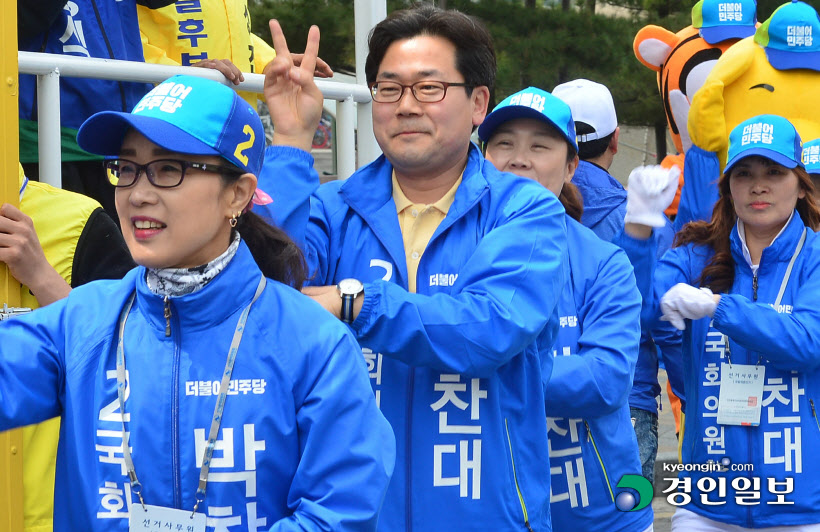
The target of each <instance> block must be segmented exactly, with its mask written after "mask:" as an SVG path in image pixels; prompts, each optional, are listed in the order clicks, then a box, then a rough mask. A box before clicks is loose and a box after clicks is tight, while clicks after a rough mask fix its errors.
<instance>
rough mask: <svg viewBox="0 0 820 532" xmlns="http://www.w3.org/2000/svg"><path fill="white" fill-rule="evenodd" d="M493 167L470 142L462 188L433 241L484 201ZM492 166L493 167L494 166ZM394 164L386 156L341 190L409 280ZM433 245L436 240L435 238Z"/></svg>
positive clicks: (345, 198)
mask: <svg viewBox="0 0 820 532" xmlns="http://www.w3.org/2000/svg"><path fill="white" fill-rule="evenodd" d="M485 164H489V163H487V162H486V160H485V159H484V156H483V155H481V151H480V150H479V149H478V146H476V145H475V144H474V143H472V142H471V143H470V148H469V151H468V153H467V165H466V167H465V168H464V173H463V174H462V180H461V185H459V187H458V190H456V194H455V198H454V199H453V204H452V205H451V206H450V210H449V211H448V212H447V216H446V217H445V218H444V221H442V222H441V224H439V227H438V228H437V229H436V231H435V233H434V234H433V238H435V237H436V235H438V234H440V233H441V232H442V231H444V230H446V229H447V228H448V227H450V226H451V225H452V224H453V223H454V222H455V221H456V220H458V219H459V218H461V216H463V215H464V214H465V213H467V212H469V210H470V209H472V207H473V206H474V205H475V204H476V203H477V202H478V201H479V200H480V199H481V197H482V196H483V194H484V192H485V191H486V190H487V189H489V184H488V182H487V179H486V177H485V176H484V171H485V170H484V165H485ZM490 167H492V165H490ZM493 171H495V169H494V168H493ZM392 176H393V165H392V164H390V161H388V160H387V158H386V157H385V156H384V155H381V156H379V158H378V159H376V160H375V161H373V162H372V163H370V164H368V165H367V166H365V167H363V168H361V169H359V170H358V171H357V172H356V173H354V174H353V175H352V176H350V177H349V178H348V179H347V181H345V183H344V184H343V185H342V186H341V187H340V188H339V194H341V196H342V198H343V199H344V202H345V203H346V204H347V205H349V206H350V208H351V209H353V210H354V211H355V212H356V213H357V214H358V215H359V216H361V217H362V218H363V219H364V220H365V222H366V223H367V225H368V227H370V229H371V230H372V231H373V232H374V233H375V235H376V237H377V238H378V239H379V241H380V242H381V243H382V245H383V246H384V247H385V249H387V250H388V253H390V256H391V258H392V259H393V262H394V264H396V265H397V266H398V267H399V270H400V273H401V274H402V277H403V278H404V279H406V278H407V259H406V257H405V254H404V245H403V239H402V235H401V228H400V227H399V221H398V213H397V211H396V204H395V202H394V201H393V182H392ZM431 242H432V238H431Z"/></svg>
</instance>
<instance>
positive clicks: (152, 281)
mask: <svg viewBox="0 0 820 532" xmlns="http://www.w3.org/2000/svg"><path fill="white" fill-rule="evenodd" d="M237 249H239V233H238V232H236V231H234V237H233V241H232V242H231V245H229V246H228V249H226V250H225V252H224V253H223V254H222V255H220V256H218V257H217V258H215V259H214V260H212V261H211V262H209V263H208V264H203V265H202V266H196V267H194V268H159V269H157V268H148V275H147V276H146V278H145V281H146V283H147V284H148V289H149V290H151V292H153V293H155V294H156V295H158V296H163V297H164V296H169V297H180V296H184V295H187V294H193V293H194V292H196V291H198V290H202V289H203V288H205V285H206V284H208V283H209V282H211V280H212V279H213V278H214V277H216V276H217V274H219V272H221V271H222V270H224V269H225V266H227V265H228V263H229V262H231V259H232V258H233V256H234V255H236V250H237Z"/></svg>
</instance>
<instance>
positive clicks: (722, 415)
mask: <svg viewBox="0 0 820 532" xmlns="http://www.w3.org/2000/svg"><path fill="white" fill-rule="evenodd" d="M765 375H766V367H765V366H753V365H751V364H732V365H729V364H726V363H725V362H724V363H721V365H720V396H719V398H718V414H717V422H718V423H719V424H720V425H744V426H751V427H756V426H758V425H760V411H761V408H762V407H761V401H762V399H763V381H764V377H765Z"/></svg>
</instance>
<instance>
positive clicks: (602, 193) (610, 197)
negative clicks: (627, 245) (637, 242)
mask: <svg viewBox="0 0 820 532" xmlns="http://www.w3.org/2000/svg"><path fill="white" fill-rule="evenodd" d="M572 184H573V185H575V186H576V187H578V190H579V191H580V192H581V196H582V197H583V199H584V213H583V214H582V215H581V223H582V224H584V225H585V226H587V227H589V228H590V229H592V231H593V232H594V233H595V234H596V235H598V236H599V237H600V238H601V239H603V240H606V241H607V242H609V241H610V240H612V238H613V237H614V236H615V235H616V234H617V233H618V231H620V230H621V228H622V227H623V226H624V214H626V190H624V187H623V185H621V184H620V183H619V182H618V180H616V179H615V178H614V177H612V176H611V175H609V172H607V171H606V170H604V169H603V168H601V167H600V166H598V165H596V164H593V163H590V162H587V161H580V162H579V163H578V168H577V169H576V170H575V174H574V175H573V176H572Z"/></svg>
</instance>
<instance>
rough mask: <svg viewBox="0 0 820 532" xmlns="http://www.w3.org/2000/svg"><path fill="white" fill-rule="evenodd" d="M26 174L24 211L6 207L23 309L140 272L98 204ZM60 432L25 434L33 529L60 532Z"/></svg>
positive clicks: (4, 235)
mask: <svg viewBox="0 0 820 532" xmlns="http://www.w3.org/2000/svg"><path fill="white" fill-rule="evenodd" d="M19 168H20V172H19V176H18V177H19V184H20V208H19V209H18V208H16V207H13V206H11V205H9V204H4V205H3V206H2V207H0V262H3V263H5V264H6V265H7V266H8V267H9V270H10V272H11V274H12V276H13V277H14V278H15V279H17V281H19V282H20V283H21V290H20V300H21V302H22V306H23V307H25V308H31V309H35V308H37V307H41V306H45V305H49V304H51V303H53V302H54V301H57V300H58V299H62V298H63V297H65V296H67V295H68V293H69V292H70V291H71V289H72V288H74V287H77V286H80V285H83V284H85V283H88V282H90V281H94V280H97V279H120V278H122V277H123V276H124V275H125V274H126V273H127V272H128V270H130V269H131V268H133V267H134V261H133V260H131V254H130V253H129V252H128V247H127V246H126V245H125V241H124V240H123V238H122V234H121V233H120V230H119V228H118V227H117V225H116V224H115V223H114V221H113V220H111V218H109V217H108V215H107V214H106V213H105V211H104V210H103V208H102V207H101V206H100V204H99V203H97V202H96V201H94V200H92V199H91V198H88V197H86V196H83V195H81V194H75V193H73V192H69V191H67V190H61V189H57V188H54V187H52V186H49V185H46V184H45V183H38V182H37V181H29V179H28V178H27V177H26V176H25V174H24V173H23V168H22V166H20V167H19ZM59 429H60V420H59V418H54V419H50V420H48V421H44V422H43V423H38V424H36V425H31V426H28V427H24V428H23V429H22V430H23V434H22V438H23V440H22V441H23V448H22V449H21V452H22V455H23V478H22V486H21V489H22V492H23V526H24V527H25V529H26V530H38V531H39V530H51V529H52V527H53V513H54V503H53V501H54V466H55V459H56V456H57V441H58V437H59ZM11 480H12V481H13V482H14V479H11ZM13 489H18V488H16V487H15V488H13Z"/></svg>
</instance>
